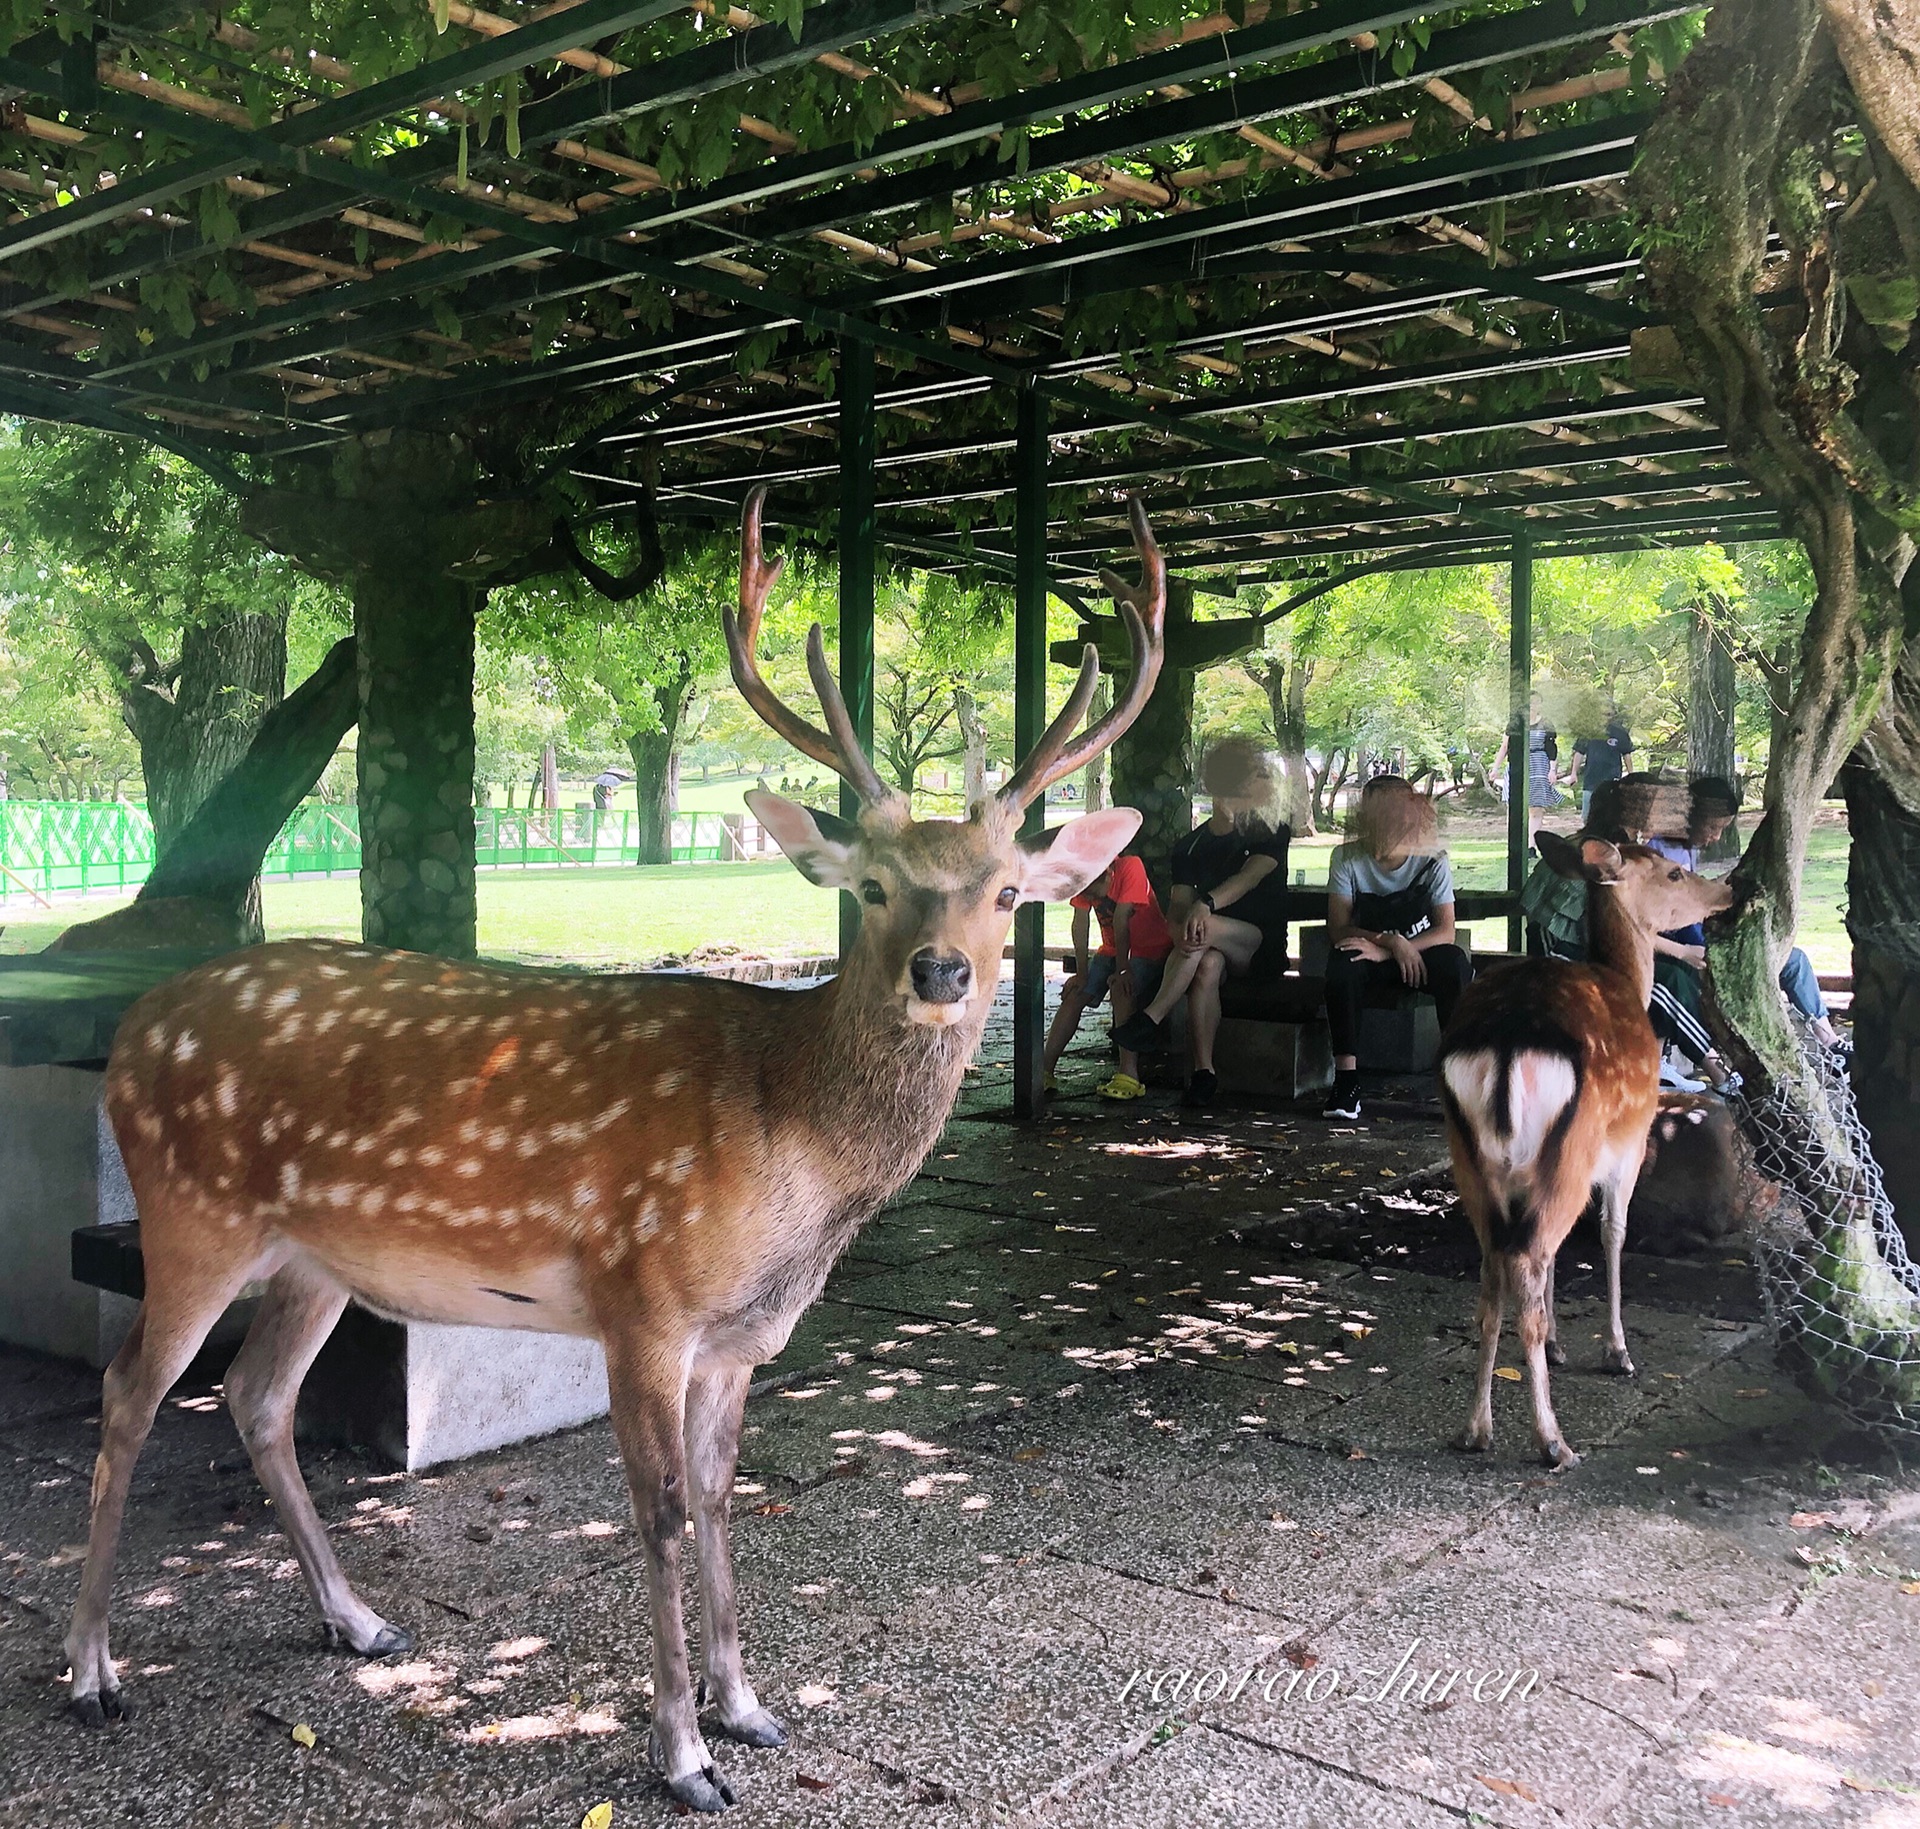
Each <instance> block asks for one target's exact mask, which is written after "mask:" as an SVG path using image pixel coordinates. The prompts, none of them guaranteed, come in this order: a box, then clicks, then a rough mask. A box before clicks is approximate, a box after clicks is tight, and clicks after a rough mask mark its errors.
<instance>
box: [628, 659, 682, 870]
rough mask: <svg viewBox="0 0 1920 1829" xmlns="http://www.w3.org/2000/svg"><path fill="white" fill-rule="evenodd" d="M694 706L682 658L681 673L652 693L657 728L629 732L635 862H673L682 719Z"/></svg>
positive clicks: (657, 687)
mask: <svg viewBox="0 0 1920 1829" xmlns="http://www.w3.org/2000/svg"><path fill="white" fill-rule="evenodd" d="M692 702H693V673H692V669H691V667H690V666H689V664H688V663H687V662H686V660H685V659H684V657H683V659H682V662H681V669H680V673H679V675H678V677H677V678H675V679H673V680H670V681H669V682H668V683H667V684H666V685H664V686H656V687H655V688H654V693H653V703H654V710H655V712H656V714H657V715H658V718H659V728H658V729H657V730H642V731H634V732H631V733H630V734H629V735H628V737H627V754H628V755H629V756H631V757H632V758H633V797H634V804H635V805H636V806H637V807H638V808H639V812H640V843H639V847H638V852H637V855H636V857H635V860H634V861H635V862H636V863H642V864H670V863H672V862H673V816H674V814H675V812H677V811H678V807H677V804H676V803H677V801H678V798H679V797H678V794H677V791H676V790H677V788H678V786H679V781H678V773H677V770H676V768H675V766H674V765H675V763H676V761H677V760H678V757H677V755H676V746H677V745H678V743H679V741H680V725H681V721H682V720H683V719H684V718H685V717H686V715H687V707H688V706H689V705H690V704H692Z"/></svg>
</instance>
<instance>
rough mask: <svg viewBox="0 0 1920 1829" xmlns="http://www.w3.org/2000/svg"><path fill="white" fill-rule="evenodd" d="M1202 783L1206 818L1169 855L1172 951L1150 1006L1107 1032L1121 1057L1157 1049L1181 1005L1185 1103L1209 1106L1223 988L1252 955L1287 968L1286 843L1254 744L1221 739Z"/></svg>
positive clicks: (1269, 764)
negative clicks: (1208, 805) (1209, 806)
mask: <svg viewBox="0 0 1920 1829" xmlns="http://www.w3.org/2000/svg"><path fill="white" fill-rule="evenodd" d="M1201 780H1202V784H1203V785H1204V786H1205V788H1206V791H1207V793H1208V795H1209V796H1210V797H1211V798H1212V801H1213V811H1212V813H1211V814H1210V816H1209V817H1208V818H1207V819H1206V820H1205V821H1204V823H1202V824H1201V825H1199V826H1197V827H1196V828H1195V829H1194V830H1193V831H1192V832H1190V833H1188V834H1187V836H1186V837H1185V838H1183V839H1182V840H1181V841H1180V842H1179V843H1178V844H1177V845H1175V846H1174V848H1173V894H1172V897H1171V898H1170V901H1169V904H1168V908H1167V925H1168V926H1169V927H1171V928H1172V929H1173V935H1174V945H1173V951H1172V952H1171V953H1170V954H1169V955H1168V956H1167V969H1166V973H1165V975H1164V976H1163V977H1162V978H1161V980H1160V989H1159V991H1158V992H1157V993H1156V995H1155V997H1154V999H1153V1001H1152V1002H1151V1003H1149V1004H1148V1005H1146V1007H1145V1008H1144V1009H1141V1010H1137V1011H1136V1012H1135V1013H1134V1014H1133V1015H1132V1016H1131V1017H1129V1018H1128V1019H1127V1021H1125V1022H1124V1023H1121V1024H1119V1025H1118V1026H1117V1027H1116V1028H1115V1029H1114V1031H1113V1038H1114V1040H1115V1041H1117V1042H1118V1043H1119V1044H1120V1045H1121V1047H1123V1048H1134V1049H1138V1048H1149V1049H1151V1048H1153V1047H1154V1046H1155V1045H1156V1044H1157V1043H1158V1042H1159V1040H1160V1037H1161V1032H1162V1026H1163V1025H1164V1024H1165V1022H1166V1020H1167V1018H1168V1017H1169V1016H1170V1015H1171V1014H1172V1013H1173V1007H1174V1005H1175V1004H1176V1003H1178V1002H1179V1001H1180V999H1181V998H1182V997H1185V998H1186V1000H1187V1051H1188V1057H1189V1059H1188V1065H1189V1066H1190V1068H1191V1069H1192V1073H1191V1078H1190V1079H1189V1082H1188V1085H1187V1095H1186V1103H1187V1104H1189V1105H1192V1106H1197V1107H1205V1106H1207V1105H1210V1104H1212V1103H1213V1096H1214V1093H1215V1091H1216V1089H1217V1088H1218V1085H1219V1079H1218V1076H1217V1075H1216V1074H1215V1073H1214V1070H1213V1043H1214V1038H1215V1037H1216V1036H1217V1035H1218V1034H1219V1032H1220V981H1221V979H1223V978H1225V977H1227V976H1229V975H1231V976H1234V977H1239V976H1240V975H1242V974H1243V973H1245V972H1246V971H1247V970H1248V968H1249V967H1251V966H1252V964H1253V962H1254V959H1255V956H1256V955H1257V956H1258V957H1259V959H1260V962H1261V965H1262V966H1263V967H1271V968H1272V969H1273V970H1274V971H1276V972H1279V971H1284V970H1285V969H1286V953H1287V914H1286V906H1287V842H1288V840H1289V839H1290V838H1291V837H1292V836H1293V834H1292V833H1291V831H1289V830H1288V828H1287V825H1286V823H1285V822H1284V821H1283V820H1282V819H1281V818H1280V814H1279V799H1280V792H1279V790H1280V771H1279V768H1278V766H1277V764H1276V763H1275V761H1274V758H1273V756H1272V755H1271V754H1270V753H1269V752H1268V751H1267V750H1266V749H1264V748H1263V747H1262V746H1261V745H1260V744H1259V743H1257V742H1255V741H1254V740H1253V739H1252V738H1250V737H1225V738H1223V739H1222V740H1221V741H1220V742H1218V743H1216V744H1215V745H1214V746H1213V748H1212V749H1211V750H1209V751H1208V753H1207V760H1206V765H1205V767H1204V768H1203V769H1202V771H1201Z"/></svg>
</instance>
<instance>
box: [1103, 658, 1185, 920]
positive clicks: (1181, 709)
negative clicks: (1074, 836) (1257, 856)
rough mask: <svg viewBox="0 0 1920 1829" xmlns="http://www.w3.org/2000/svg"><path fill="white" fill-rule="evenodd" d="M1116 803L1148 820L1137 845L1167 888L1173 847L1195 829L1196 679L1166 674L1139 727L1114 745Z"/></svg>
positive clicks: (1181, 672)
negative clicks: (1194, 712) (1136, 810)
mask: <svg viewBox="0 0 1920 1829" xmlns="http://www.w3.org/2000/svg"><path fill="white" fill-rule="evenodd" d="M1112 755H1113V803H1114V805H1115V806H1122V807H1137V808H1138V809H1139V811H1140V813H1141V815H1142V817H1141V822H1140V836H1139V839H1138V840H1137V841H1136V842H1137V844H1138V847H1139V853H1140V856H1141V857H1142V859H1144V860H1145V862H1146V865H1147V869H1148V871H1149V872H1150V873H1151V874H1152V876H1153V877H1154V880H1155V882H1156V883H1157V884H1158V885H1160V886H1161V887H1163V888H1164V885H1165V882H1166V875H1167V868H1168V858H1169V856H1170V854H1171V853H1172V851H1173V847H1174V846H1175V845H1176V844H1178V843H1179V842H1180V840H1181V839H1183V838H1185V837H1186V835H1187V834H1188V833H1189V832H1191V831H1192V830H1193V779H1194V758H1193V674H1192V673H1191V672H1189V671H1188V670H1187V669H1186V668H1184V667H1167V668H1163V669H1162V670H1161V674H1160V678H1159V681H1158V683H1157V684H1156V685H1155V686H1154V689H1153V693H1152V696H1151V697H1149V698H1148V700H1147V702H1146V704H1145V705H1144V706H1143V707H1142V708H1141V712H1140V715H1139V717H1137V718H1136V719H1135V720H1134V721H1133V727H1132V728H1131V729H1130V730H1128V731H1127V732H1126V734H1125V735H1124V736H1122V737H1121V738H1120V740H1119V741H1118V742H1117V743H1115V744H1114V746H1113V750H1112Z"/></svg>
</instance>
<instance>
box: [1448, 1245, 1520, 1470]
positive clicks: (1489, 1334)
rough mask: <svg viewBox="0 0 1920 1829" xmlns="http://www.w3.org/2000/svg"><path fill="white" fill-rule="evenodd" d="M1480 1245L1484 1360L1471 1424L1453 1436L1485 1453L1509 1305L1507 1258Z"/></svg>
mask: <svg viewBox="0 0 1920 1829" xmlns="http://www.w3.org/2000/svg"><path fill="white" fill-rule="evenodd" d="M1485 1238H1486V1234H1485V1233H1484V1232H1483V1233H1482V1234H1481V1240H1482V1242H1481V1246H1480V1305H1479V1309H1478V1311H1477V1312H1478V1317H1479V1321H1480V1364H1479V1367H1478V1369H1477V1370H1476V1371H1475V1373H1474V1380H1473V1408H1472V1409H1471V1410H1470V1411H1469V1412H1468V1413H1467V1426H1466V1427H1465V1428H1464V1429H1462V1430H1461V1431H1460V1433H1459V1434H1458V1435H1456V1436H1455V1437H1454V1438H1453V1445H1454V1446H1455V1447H1456V1448H1458V1449H1460V1450H1461V1451H1462V1452H1463V1453H1466V1454H1484V1453H1485V1452H1486V1451H1487V1450H1488V1449H1489V1448H1491V1447H1492V1446H1493V1365H1494V1361H1495V1360H1496V1359H1498V1358H1499V1356H1500V1322H1501V1311H1502V1309H1504V1308H1505V1307H1506V1295H1507V1260H1506V1258H1505V1256H1504V1255H1503V1254H1502V1253H1500V1252H1498V1251H1495V1250H1494V1249H1493V1247H1492V1246H1491V1245H1489V1244H1487V1243H1486V1242H1485Z"/></svg>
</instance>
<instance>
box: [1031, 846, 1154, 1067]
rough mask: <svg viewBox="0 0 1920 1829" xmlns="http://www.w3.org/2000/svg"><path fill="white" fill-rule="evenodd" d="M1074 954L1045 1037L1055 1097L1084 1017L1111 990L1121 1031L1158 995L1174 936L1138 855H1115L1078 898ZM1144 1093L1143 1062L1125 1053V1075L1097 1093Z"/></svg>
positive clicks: (1114, 1015)
mask: <svg viewBox="0 0 1920 1829" xmlns="http://www.w3.org/2000/svg"><path fill="white" fill-rule="evenodd" d="M1072 907H1073V956H1074V965H1075V968H1076V969H1075V971H1074V974H1073V976H1072V977H1071V978H1069V979H1068V980H1067V982H1066V987H1065V989H1064V990H1062V991H1061V993H1060V1008H1059V1011H1058V1012H1057V1013H1056V1014H1055V1016H1054V1019H1053V1027H1052V1028H1051V1029H1050V1030H1048V1031H1047V1046H1046V1053H1045V1065H1046V1072H1047V1090H1048V1091H1049V1092H1055V1091H1058V1090H1059V1089H1058V1087H1056V1086H1055V1084H1054V1079H1053V1070H1054V1068H1055V1067H1056V1066H1057V1065H1058V1064H1059V1061H1060V1056H1061V1055H1062V1054H1064V1053H1065V1052H1066V1048H1067V1043H1068V1042H1070V1041H1072V1040H1073V1034H1074V1031H1075V1030H1076V1029H1077V1028H1079V1026H1080V1018H1081V1016H1082V1015H1083V1014H1084V1013H1085V1012H1086V1011H1088V1010H1090V1009H1093V1008H1095V1007H1096V1006H1097V1005H1098V1004H1099V1003H1100V1000H1101V999H1102V998H1103V997H1106V996H1107V995H1108V993H1109V992H1111V993H1112V1000H1113V1021H1114V1025H1115V1026H1116V1027H1118V1025H1119V1024H1121V1023H1122V1022H1124V1021H1125V1020H1126V1019H1127V1018H1128V1017H1129V1016H1130V1015H1132V1014H1133V1012H1134V1011H1135V1010H1136V1009H1138V1008H1139V1007H1140V1006H1141V1005H1142V1004H1143V1003H1145V1002H1147V1001H1148V1000H1149V999H1150V998H1151V997H1152V996H1153V994H1154V992H1155V991H1156V990H1157V989H1159V986H1160V974H1161V972H1162V971H1164V970H1165V969H1166V963H1167V954H1168V953H1170V952H1171V951H1172V950H1173V935H1172V933H1171V932H1170V931H1169V930H1168V927H1167V923H1166V917H1165V916H1164V915H1162V914H1161V912H1160V904H1159V903H1158V902H1157V901H1156V900H1155V899H1154V894H1153V885H1152V884H1151V883H1149V882H1148V881H1147V868H1146V866H1145V865H1144V864H1143V863H1141V861H1140V860H1139V859H1138V858H1137V857H1116V858H1115V859H1114V860H1113V862H1112V863H1111V864H1110V865H1108V867H1107V868H1106V869H1105V870H1104V871H1102V872H1101V873H1100V875H1099V876H1097V877H1095V878H1094V880H1093V881H1092V882H1091V883H1089V884H1088V885H1087V887H1086V888H1085V889H1084V890H1082V891H1081V893H1080V894H1079V895H1077V896H1075V897H1074V898H1073V903H1072ZM1090 914H1091V915H1093V916H1095V917H1096V918H1097V919H1098V920H1099V922H1100V950H1099V951H1098V952H1097V953H1095V954H1094V955H1093V956H1092V958H1091V959H1089V958H1088V956H1087V941H1088V938H1089V937H1090V934H1089V930H1090V928H1091V925H1092V923H1091V922H1090V921H1089V920H1088V918H1087V917H1088V916H1089V915H1090ZM1145 1091H1146V1087H1145V1086H1144V1085H1142V1084H1141V1081H1140V1057H1139V1056H1138V1055H1137V1054H1135V1053H1133V1052H1132V1051H1131V1050H1130V1049H1126V1048H1123V1049H1121V1051H1120V1071H1119V1072H1118V1073H1116V1074H1115V1075H1114V1076H1113V1078H1112V1079H1110V1080H1108V1081H1107V1083H1106V1084H1105V1085H1104V1086H1102V1087H1101V1088H1100V1096H1101V1097H1102V1098H1103V1099H1137V1098H1139V1097H1140V1096H1141V1094H1142V1093H1144V1092H1145Z"/></svg>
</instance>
